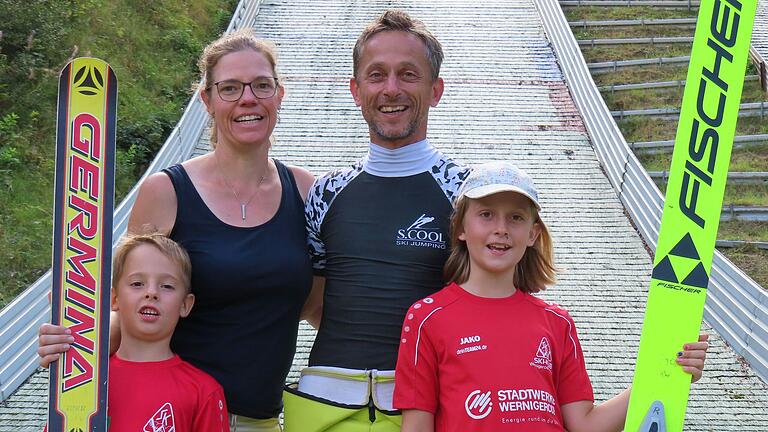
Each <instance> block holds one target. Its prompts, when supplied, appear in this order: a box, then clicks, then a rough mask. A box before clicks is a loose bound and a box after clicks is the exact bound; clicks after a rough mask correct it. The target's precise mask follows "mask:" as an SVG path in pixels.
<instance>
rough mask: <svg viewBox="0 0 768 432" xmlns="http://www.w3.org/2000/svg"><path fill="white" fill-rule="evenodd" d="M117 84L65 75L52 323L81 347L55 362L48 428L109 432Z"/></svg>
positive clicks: (85, 73) (90, 74) (101, 74)
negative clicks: (64, 331)
mask: <svg viewBox="0 0 768 432" xmlns="http://www.w3.org/2000/svg"><path fill="white" fill-rule="evenodd" d="M116 108H117V81H116V79H115V73H114V72H113V71H112V68H111V67H109V65H108V64H107V63H105V62H104V61H102V60H99V59H95V58H77V59H75V60H73V61H72V62H70V63H69V64H68V65H67V66H66V67H64V70H62V72H61V75H60V77H59V99H58V116H57V125H56V127H57V129H56V184H55V190H54V220H53V286H52V296H51V322H52V323H53V324H57V325H63V326H65V327H68V328H69V329H70V330H71V331H72V336H74V338H75V342H74V343H73V344H71V347H70V349H69V350H68V351H67V352H66V353H64V354H62V356H61V358H60V360H58V361H56V362H55V363H53V364H52V365H51V368H50V386H49V398H48V401H49V403H48V430H49V431H51V432H73V431H74V432H86V431H88V432H106V430H107V364H108V360H109V312H110V306H109V301H110V285H111V283H110V277H111V270H112V262H111V258H112V212H113V206H114V189H115V187H114V186H115V182H114V180H115V173H114V171H115V164H114V162H115V123H116Z"/></svg>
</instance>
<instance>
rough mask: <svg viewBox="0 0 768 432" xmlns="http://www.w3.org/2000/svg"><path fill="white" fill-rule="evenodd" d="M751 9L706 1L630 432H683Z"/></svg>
mask: <svg viewBox="0 0 768 432" xmlns="http://www.w3.org/2000/svg"><path fill="white" fill-rule="evenodd" d="M756 7H757V0H745V1H744V2H743V3H742V2H739V1H738V0H702V1H701V5H700V6H699V16H698V19H697V23H696V32H695V36H694V42H693V49H692V52H691V61H690V65H689V68H688V77H687V81H686V87H685V91H684V93H683V103H682V109H681V112H680V122H679V124H678V128H677V135H676V138H675V148H674V152H673V154H672V165H671V167H670V169H669V181H668V183H667V192H666V199H665V202H664V210H663V213H662V218H661V228H660V231H659V241H658V245H657V247H656V255H655V258H654V263H653V273H652V275H651V283H650V291H649V293H648V303H647V307H646V312H645V321H644V323H643V331H642V335H641V337H640V348H639V352H638V356H637V365H636V366H635V375H634V380H633V384H632V394H631V397H630V402H629V413H628V415H627V421H626V424H625V430H626V431H631V432H635V431H641V432H651V431H654V432H664V431H682V430H683V422H684V419H685V409H686V405H687V403H688V393H689V391H690V380H691V378H690V375H688V374H686V373H684V372H683V371H682V369H681V368H680V367H679V366H678V365H677V363H676V362H675V353H676V352H677V351H679V350H680V348H681V347H682V346H683V344H684V343H686V342H691V341H695V340H696V338H697V335H698V332H699V329H700V328H701V321H702V316H703V313H704V301H705V300H706V295H707V285H708V283H709V275H710V272H711V269H712V258H713V256H714V250H715V241H716V239H717V227H718V224H719V221H720V209H721V206H722V203H723V193H724V192H725V182H726V178H727V174H728V163H729V161H730V157H731V150H732V148H733V137H734V134H735V131H736V120H737V118H738V112H739V103H740V100H741V91H742V87H743V84H744V74H745V71H746V64H747V56H748V52H749V44H750V39H751V36H752V25H753V22H754V17H755V9H756Z"/></svg>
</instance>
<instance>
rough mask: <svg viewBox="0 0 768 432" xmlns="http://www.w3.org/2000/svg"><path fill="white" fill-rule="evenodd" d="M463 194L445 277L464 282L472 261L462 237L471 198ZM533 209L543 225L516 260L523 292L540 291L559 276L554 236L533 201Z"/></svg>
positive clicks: (455, 214) (453, 225)
mask: <svg viewBox="0 0 768 432" xmlns="http://www.w3.org/2000/svg"><path fill="white" fill-rule="evenodd" d="M470 199H471V198H468V197H466V196H461V197H460V198H459V199H458V200H457V201H456V205H455V208H454V211H453V213H452V214H451V236H450V237H451V254H450V256H449V257H448V260H447V261H446V262H445V268H444V270H443V277H445V279H446V281H448V282H456V283H457V284H462V283H464V282H466V281H467V279H469V272H470V271H471V269H470V262H469V250H468V249H467V243H466V242H465V241H463V240H460V239H459V235H461V233H462V232H463V230H464V217H465V215H466V213H467V207H468V206H469V200H470ZM530 210H531V213H532V214H533V217H534V220H535V222H534V223H536V224H538V225H539V227H540V231H541V232H540V233H539V236H538V238H537V239H536V242H535V243H534V244H533V246H529V247H527V248H526V249H525V253H523V257H522V258H521V259H520V262H519V263H517V267H516V269H515V278H514V284H515V288H517V289H519V290H520V291H523V292H528V293H530V292H537V291H539V290H542V289H544V288H546V286H547V285H552V284H554V283H555V280H556V273H557V269H556V268H555V266H554V254H553V248H552V236H550V234H549V229H548V228H547V225H546V224H545V223H544V221H543V220H542V219H541V218H540V217H539V212H538V210H537V209H536V207H535V206H534V205H533V202H531V205H530Z"/></svg>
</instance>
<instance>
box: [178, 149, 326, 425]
mask: <svg viewBox="0 0 768 432" xmlns="http://www.w3.org/2000/svg"><path fill="white" fill-rule="evenodd" d="M274 162H275V165H276V166H277V172H278V173H279V176H280V183H281V184H282V196H281V199H280V206H279V208H278V210H277V212H276V213H275V215H274V216H273V217H272V219H270V220H269V221H267V222H265V223H263V224H262V225H259V226H256V227H252V228H241V227H235V226H232V225H229V224H226V223H224V222H222V221H221V220H220V219H219V218H217V217H216V216H215V215H214V214H213V213H212V212H211V210H210V209H209V208H208V207H207V206H206V204H205V202H203V200H202V198H201V197H200V195H199V194H198V192H197V190H196V189H195V187H194V185H193V184H192V181H191V180H190V178H189V176H188V175H187V172H186V171H185V170H184V168H183V167H182V166H181V165H175V166H172V167H170V168H166V169H165V170H163V171H164V172H165V173H166V174H167V175H168V176H169V177H170V178H171V182H172V183H173V187H174V189H175V191H176V199H177V203H178V204H177V209H176V221H175V223H174V227H173V230H172V231H171V234H170V237H171V238H172V239H174V240H176V241H177V242H179V243H180V244H181V245H182V246H184V248H185V249H186V250H187V252H188V253H189V256H190V258H191V260H192V292H193V293H194V294H195V305H194V307H193V309H192V312H191V313H190V315H189V316H188V317H187V318H183V319H181V320H180V321H179V324H178V325H177V327H176V331H175V333H174V335H173V339H172V341H171V348H172V349H173V351H174V352H175V353H177V354H178V355H179V356H181V358H182V359H184V360H186V361H188V362H190V363H192V364H193V365H194V366H197V367H199V368H200V369H202V370H204V371H205V372H207V373H209V374H210V375H212V376H213V377H214V378H216V380H217V381H218V382H219V383H220V384H221V385H222V387H224V392H225V394H226V398H227V405H228V407H229V411H230V412H232V413H234V414H238V415H242V416H247V417H252V418H268V417H275V416H277V415H278V414H279V413H280V409H281V407H282V403H281V394H282V388H283V383H284V381H285V377H286V375H287V374H288V371H289V369H290V366H291V362H292V360H293V355H294V352H295V350H296V336H297V332H298V324H299V313H300V312H301V307H302V305H303V304H304V301H305V300H306V297H307V295H308V293H309V290H310V287H311V284H312V273H311V269H310V263H309V258H308V254H307V240H306V237H307V235H306V228H305V223H304V203H303V201H302V199H301V195H300V194H299V191H298V189H297V187H296V181H295V179H294V177H293V174H292V173H291V171H290V170H289V169H288V168H287V167H286V166H285V165H283V164H282V163H280V162H279V161H277V160H274ZM254 204H256V205H258V203H254ZM251 205H253V204H251Z"/></svg>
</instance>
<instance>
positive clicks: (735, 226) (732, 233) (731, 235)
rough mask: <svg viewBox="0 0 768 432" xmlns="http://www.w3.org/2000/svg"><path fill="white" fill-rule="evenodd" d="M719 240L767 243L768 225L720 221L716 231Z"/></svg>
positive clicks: (763, 223)
mask: <svg viewBox="0 0 768 432" xmlns="http://www.w3.org/2000/svg"><path fill="white" fill-rule="evenodd" d="M717 238H719V239H721V240H747V241H763V242H766V241H768V224H767V223H765V222H750V221H722V222H720V227H719V228H718V230H717Z"/></svg>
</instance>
